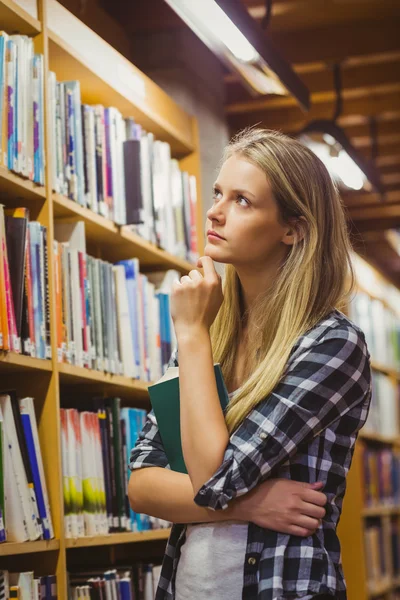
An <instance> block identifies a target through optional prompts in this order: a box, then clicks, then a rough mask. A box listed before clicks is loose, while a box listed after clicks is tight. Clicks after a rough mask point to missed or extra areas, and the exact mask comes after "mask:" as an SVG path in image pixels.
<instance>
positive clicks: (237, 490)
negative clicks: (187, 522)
mask: <svg viewBox="0 0 400 600" xmlns="http://www.w3.org/2000/svg"><path fill="white" fill-rule="evenodd" d="M296 354H297V353H296ZM370 388H371V371H370V363H369V353H368V349H367V346H366V343H365V338H364V336H363V334H361V333H359V332H358V331H357V330H355V329H354V328H352V327H349V328H342V329H332V330H330V331H329V332H328V333H326V334H324V336H323V337H322V339H320V340H318V341H316V342H315V343H313V345H312V346H310V347H309V348H305V349H304V350H303V351H301V352H300V353H299V354H298V356H296V357H295V358H294V359H293V361H291V362H290V365H289V367H288V369H287V371H286V373H285V375H284V377H283V379H281V381H280V382H279V384H278V385H277V386H276V387H275V389H274V391H273V392H272V393H271V394H270V395H269V396H268V397H267V398H265V400H263V401H262V402H261V403H260V404H259V405H258V406H257V407H256V408H255V409H253V410H252V411H251V413H250V414H249V415H248V416H247V417H246V419H245V420H244V421H243V422H242V423H241V425H239V427H238V429H237V430H236V431H235V432H234V434H233V435H232V436H231V438H230V441H229V444H228V446H227V448H226V451H225V455H224V459H223V462H222V464H221V466H220V467H219V468H218V470H217V471H216V473H215V474H214V475H213V476H212V477H211V478H210V479H209V480H208V481H207V482H206V483H205V484H204V485H203V486H202V487H201V488H200V490H199V491H198V493H197V494H196V497H195V498H194V501H195V502H196V504H198V505H199V506H204V507H208V508H210V509H213V510H218V509H226V508H227V506H228V503H229V502H230V501H231V500H232V499H234V498H236V497H239V496H242V495H244V494H246V493H247V492H249V491H250V490H251V489H253V488H254V487H255V486H256V485H257V484H258V483H260V482H261V481H263V480H266V479H268V477H270V476H271V474H272V472H273V470H274V469H276V468H277V467H279V466H281V465H282V464H284V463H285V462H286V461H287V460H288V459H289V458H290V457H291V456H292V455H294V454H295V453H296V451H297V450H298V448H299V446H300V445H302V444H306V443H308V442H310V441H311V440H312V439H313V438H314V437H315V436H317V435H318V434H320V433H321V432H322V431H323V430H325V429H326V428H328V427H329V426H331V425H332V424H333V423H334V422H335V421H337V420H338V419H341V418H343V417H344V416H345V415H346V414H347V413H348V412H349V411H350V410H351V409H352V408H353V407H354V406H356V405H357V404H358V403H362V402H363V401H365V398H366V395H367V394H368V393H370ZM361 424H362V423H360V425H359V426H360V427H361Z"/></svg>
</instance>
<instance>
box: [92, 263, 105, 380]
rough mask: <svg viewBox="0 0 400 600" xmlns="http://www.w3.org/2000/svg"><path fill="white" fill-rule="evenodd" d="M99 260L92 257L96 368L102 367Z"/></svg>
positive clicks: (101, 368) (100, 369)
mask: <svg viewBox="0 0 400 600" xmlns="http://www.w3.org/2000/svg"><path fill="white" fill-rule="evenodd" d="M100 268H101V267H100V261H99V260H97V259H93V288H92V294H93V306H94V327H95V328H96V369H98V370H99V371H103V369H104V348H103V323H102V305H101V295H100V277H101V271H100Z"/></svg>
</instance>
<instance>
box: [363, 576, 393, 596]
mask: <svg viewBox="0 0 400 600" xmlns="http://www.w3.org/2000/svg"><path fill="white" fill-rule="evenodd" d="M392 587H393V582H392V580H391V579H390V577H385V578H384V579H381V581H374V582H372V581H371V582H369V583H368V592H369V595H370V597H371V596H372V597H374V596H381V595H382V594H386V592H390V590H391V589H392Z"/></svg>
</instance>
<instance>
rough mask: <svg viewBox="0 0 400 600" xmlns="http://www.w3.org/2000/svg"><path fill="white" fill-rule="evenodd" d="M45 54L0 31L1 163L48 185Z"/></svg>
mask: <svg viewBox="0 0 400 600" xmlns="http://www.w3.org/2000/svg"><path fill="white" fill-rule="evenodd" d="M43 70H44V67H43V56H42V55H41V54H35V53H34V46H33V40H32V38H29V37H27V36H25V35H8V34H7V33H5V32H4V31H0V165H1V166H4V167H6V168H7V169H10V170H12V171H15V172H16V173H18V174H20V175H22V176H23V177H27V178H29V179H30V180H31V181H34V182H36V183H38V184H41V185H44V182H45V177H44V166H45V159H44V95H43Z"/></svg>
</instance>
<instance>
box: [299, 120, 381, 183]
mask: <svg viewBox="0 0 400 600" xmlns="http://www.w3.org/2000/svg"><path fill="white" fill-rule="evenodd" d="M297 137H298V139H299V140H300V141H301V142H302V143H303V144H304V145H305V146H308V147H309V148H310V149H311V150H312V151H313V152H315V154H316V155H317V156H318V157H319V158H320V159H321V160H322V162H323V163H324V164H325V166H326V168H327V169H328V171H329V172H330V174H331V176H332V178H333V179H334V180H335V181H336V182H337V183H338V185H339V187H340V188H341V189H352V190H361V189H363V190H365V191H371V189H372V188H373V187H374V188H375V189H376V190H377V191H378V192H380V193H381V194H383V193H384V188H383V186H382V184H381V181H380V178H379V173H378V171H377V170H376V169H375V167H374V166H373V165H372V164H370V163H367V162H366V161H364V160H363V159H362V158H361V157H360V155H359V154H358V153H357V150H356V149H355V148H354V146H353V145H352V144H351V142H350V140H349V139H348V138H347V136H346V134H345V132H344V131H343V129H342V128H341V127H339V126H338V125H337V124H336V123H334V122H333V121H328V120H320V121H312V122H311V123H309V125H307V126H306V127H305V128H304V130H303V131H302V132H301V133H300V134H299V135H298V136H297Z"/></svg>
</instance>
